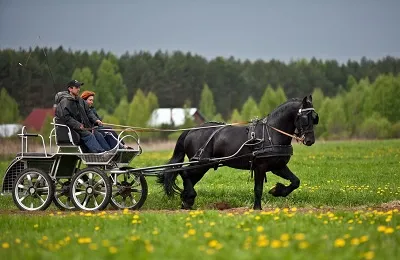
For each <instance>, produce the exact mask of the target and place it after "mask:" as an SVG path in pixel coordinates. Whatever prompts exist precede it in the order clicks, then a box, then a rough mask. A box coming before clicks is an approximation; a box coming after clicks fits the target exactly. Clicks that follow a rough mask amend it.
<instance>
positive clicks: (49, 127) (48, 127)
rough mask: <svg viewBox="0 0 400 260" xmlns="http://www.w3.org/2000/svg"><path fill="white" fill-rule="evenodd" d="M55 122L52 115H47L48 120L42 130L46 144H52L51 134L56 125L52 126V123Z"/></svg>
mask: <svg viewBox="0 0 400 260" xmlns="http://www.w3.org/2000/svg"><path fill="white" fill-rule="evenodd" d="M52 122H53V116H52V115H47V116H46V119H45V120H44V122H43V126H42V129H40V134H41V135H42V136H43V138H44V141H45V142H46V143H49V142H50V139H49V137H50V133H51V130H53V128H54V125H52V124H51V123H52Z"/></svg>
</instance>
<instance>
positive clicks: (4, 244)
mask: <svg viewBox="0 0 400 260" xmlns="http://www.w3.org/2000/svg"><path fill="white" fill-rule="evenodd" d="M1 247H2V248H4V249H7V248H10V244H9V243H7V242H4V243H3V244H1Z"/></svg>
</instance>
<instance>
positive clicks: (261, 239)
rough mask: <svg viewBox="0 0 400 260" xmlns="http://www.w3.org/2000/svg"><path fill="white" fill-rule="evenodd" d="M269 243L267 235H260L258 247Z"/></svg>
mask: <svg viewBox="0 0 400 260" xmlns="http://www.w3.org/2000/svg"><path fill="white" fill-rule="evenodd" d="M268 245H269V240H268V239H267V238H266V236H264V235H262V236H259V237H258V240H257V246H258V247H267V246H268Z"/></svg>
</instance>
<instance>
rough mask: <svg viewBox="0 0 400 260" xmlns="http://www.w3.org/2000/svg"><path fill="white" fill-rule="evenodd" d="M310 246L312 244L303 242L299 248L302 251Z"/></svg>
mask: <svg viewBox="0 0 400 260" xmlns="http://www.w3.org/2000/svg"><path fill="white" fill-rule="evenodd" d="M309 246H310V244H309V243H308V242H307V241H301V242H300V243H299V248H300V249H306V248H307V247H309Z"/></svg>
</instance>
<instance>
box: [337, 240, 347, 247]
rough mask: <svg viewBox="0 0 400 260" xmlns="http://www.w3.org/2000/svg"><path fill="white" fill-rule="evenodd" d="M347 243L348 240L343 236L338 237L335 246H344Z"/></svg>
mask: <svg viewBox="0 0 400 260" xmlns="http://www.w3.org/2000/svg"><path fill="white" fill-rule="evenodd" d="M345 245H346V241H345V240H344V239H343V238H338V239H336V240H335V242H334V246H335V247H344V246H345Z"/></svg>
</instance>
